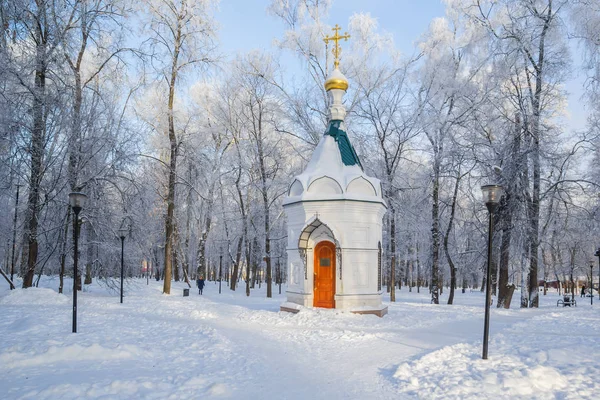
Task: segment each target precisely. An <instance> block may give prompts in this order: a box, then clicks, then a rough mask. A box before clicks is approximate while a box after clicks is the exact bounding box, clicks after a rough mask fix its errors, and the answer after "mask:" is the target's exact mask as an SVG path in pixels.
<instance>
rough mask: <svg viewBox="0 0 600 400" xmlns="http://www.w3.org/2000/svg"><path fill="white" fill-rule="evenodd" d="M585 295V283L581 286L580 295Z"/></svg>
mask: <svg viewBox="0 0 600 400" xmlns="http://www.w3.org/2000/svg"><path fill="white" fill-rule="evenodd" d="M583 296H585V285H582V286H581V297H583Z"/></svg>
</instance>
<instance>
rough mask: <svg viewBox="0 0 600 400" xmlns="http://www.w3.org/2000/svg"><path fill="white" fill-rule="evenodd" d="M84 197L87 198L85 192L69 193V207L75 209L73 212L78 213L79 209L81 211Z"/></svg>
mask: <svg viewBox="0 0 600 400" xmlns="http://www.w3.org/2000/svg"><path fill="white" fill-rule="evenodd" d="M86 199H87V195H86V194H85V193H81V192H71V193H69V204H70V205H71V208H72V209H73V211H75V214H78V213H79V211H81V209H82V208H83V206H84V205H85V201H86Z"/></svg>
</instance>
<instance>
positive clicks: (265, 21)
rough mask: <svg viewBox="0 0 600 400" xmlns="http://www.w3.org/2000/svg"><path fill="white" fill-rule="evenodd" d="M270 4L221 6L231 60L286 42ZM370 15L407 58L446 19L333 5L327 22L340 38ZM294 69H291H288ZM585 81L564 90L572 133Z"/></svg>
mask: <svg viewBox="0 0 600 400" xmlns="http://www.w3.org/2000/svg"><path fill="white" fill-rule="evenodd" d="M270 3H271V1H270V0H221V2H220V5H219V10H218V12H217V14H216V19H217V21H218V23H219V25H220V27H219V33H218V36H219V41H220V50H221V52H222V54H223V55H224V56H225V57H226V58H228V59H229V58H231V57H232V55H235V54H236V53H239V52H242V53H244V52H248V51H251V50H254V49H261V50H267V49H270V48H272V47H273V41H274V40H276V39H281V38H283V34H284V30H285V27H284V25H283V23H282V22H281V21H279V20H278V18H277V17H275V16H272V15H270V14H269V13H268V12H267V8H268V7H269V4H270ZM355 13H369V14H370V15H371V17H373V18H375V19H376V20H377V22H378V24H379V30H380V32H382V31H384V32H386V33H390V34H391V35H392V36H393V38H394V43H395V45H396V47H397V48H398V49H400V51H402V52H403V53H404V54H412V53H413V52H414V48H415V43H416V42H417V41H418V40H419V38H420V37H421V35H423V34H424V33H425V32H426V31H427V29H428V27H429V24H430V23H431V21H432V20H433V19H434V18H436V17H444V16H445V4H444V2H443V1H442V0H368V1H366V0H332V6H331V10H330V12H329V14H328V15H327V17H326V18H324V19H323V22H324V23H326V24H329V25H331V26H333V25H335V24H339V25H340V26H341V28H342V30H341V32H345V31H346V30H347V27H348V21H349V19H350V16H351V15H353V14H355ZM571 49H572V52H573V53H572V54H573V60H574V62H575V63H577V61H578V60H577V58H578V55H577V54H576V53H577V51H578V49H577V46H576V45H575V43H571ZM282 62H283V63H284V67H285V68H289V69H292V70H293V69H294V68H297V67H298V64H297V60H295V59H294V57H293V56H292V55H290V54H287V55H285V56H284V57H283V58H282ZM288 63H289V64H293V65H286V64H288ZM582 85H583V78H582V76H581V74H580V73H578V72H577V71H576V72H575V73H574V76H572V77H571V79H570V80H568V81H567V82H566V84H565V88H564V89H565V90H566V91H567V92H568V93H569V94H568V106H567V115H566V116H565V117H564V120H563V124H564V125H565V127H566V129H567V130H583V129H584V128H585V125H586V118H587V111H586V109H585V106H584V104H583V102H582V101H581V96H582V93H583V91H582Z"/></svg>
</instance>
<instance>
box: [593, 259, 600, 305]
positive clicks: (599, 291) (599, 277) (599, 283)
mask: <svg viewBox="0 0 600 400" xmlns="http://www.w3.org/2000/svg"><path fill="white" fill-rule="evenodd" d="M594 255H595V256H596V257H598V290H597V291H598V298H599V299H600V247H598V249H596V253H594ZM593 293H594V279H593V278H592V294H593Z"/></svg>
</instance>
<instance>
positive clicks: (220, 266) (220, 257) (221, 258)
mask: <svg viewBox="0 0 600 400" xmlns="http://www.w3.org/2000/svg"><path fill="white" fill-rule="evenodd" d="M222 278H223V247H221V254H220V255H219V294H221V281H222Z"/></svg>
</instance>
